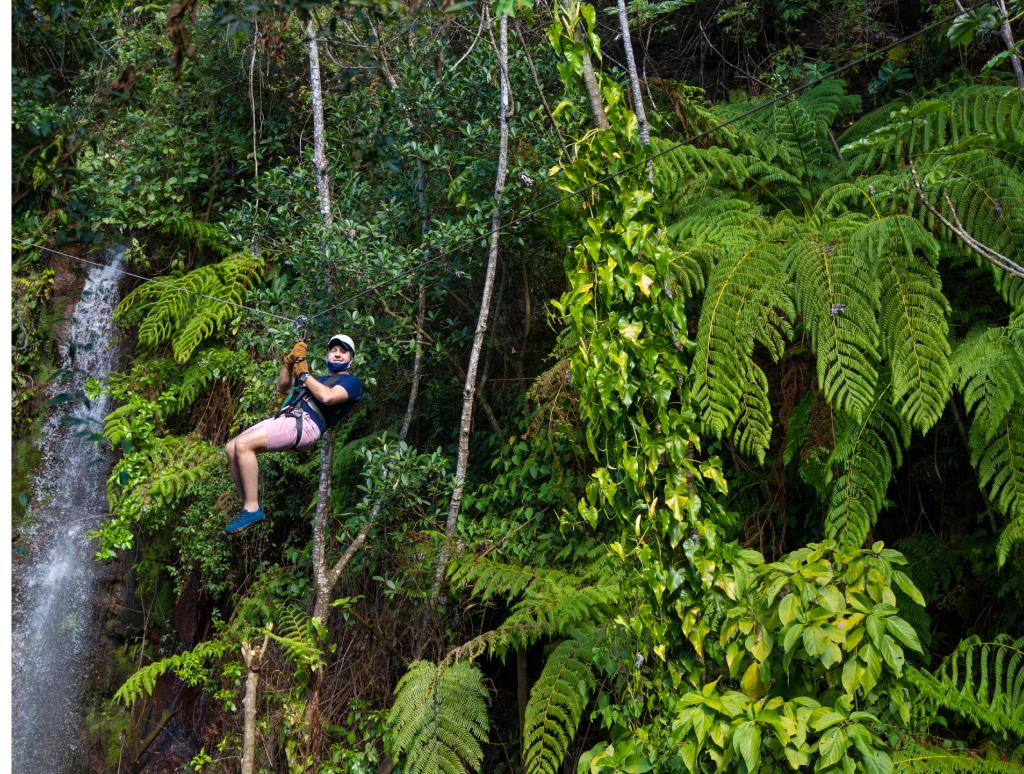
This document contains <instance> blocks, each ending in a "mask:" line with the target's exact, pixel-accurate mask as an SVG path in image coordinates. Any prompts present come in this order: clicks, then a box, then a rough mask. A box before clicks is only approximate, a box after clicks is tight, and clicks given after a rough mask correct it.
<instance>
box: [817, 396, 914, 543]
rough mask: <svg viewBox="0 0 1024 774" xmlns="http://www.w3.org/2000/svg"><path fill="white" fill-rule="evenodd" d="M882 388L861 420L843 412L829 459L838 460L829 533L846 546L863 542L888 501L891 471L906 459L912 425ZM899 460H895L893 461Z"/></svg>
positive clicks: (831, 461)
mask: <svg viewBox="0 0 1024 774" xmlns="http://www.w3.org/2000/svg"><path fill="white" fill-rule="evenodd" d="M887 392H888V390H887V389H886V388H884V387H880V388H879V390H878V391H877V392H876V394H875V399H874V402H873V404H872V405H871V407H870V408H869V409H868V411H867V412H866V413H865V415H864V416H863V417H862V418H861V419H860V420H859V421H857V420H853V419H852V418H849V417H843V416H842V415H841V416H840V424H839V428H838V433H837V439H836V448H835V450H834V451H833V452H832V457H831V459H830V463H831V465H833V466H836V465H838V466H839V468H840V472H839V474H838V476H836V478H835V483H834V484H833V486H832V492H831V497H830V501H829V508H828V513H827V515H826V516H825V536H826V537H828V538H830V539H833V540H835V541H836V542H838V543H839V544H840V545H843V546H861V545H863V544H864V541H865V540H866V539H867V535H868V531H869V530H870V529H871V527H872V526H874V524H875V521H876V520H877V518H878V513H879V511H881V509H882V506H883V505H884V504H885V492H886V490H887V489H888V488H889V481H890V480H891V479H892V474H893V470H894V468H895V467H898V466H899V465H900V464H902V462H903V449H904V448H905V447H906V445H907V444H908V443H909V442H910V428H909V426H908V425H907V422H906V420H905V419H903V418H902V417H901V416H900V415H899V414H898V413H897V412H896V411H895V410H894V409H893V408H892V406H891V405H889V403H888V401H887V400H886V393H887ZM894 459H895V465H894V464H893V461H894Z"/></svg>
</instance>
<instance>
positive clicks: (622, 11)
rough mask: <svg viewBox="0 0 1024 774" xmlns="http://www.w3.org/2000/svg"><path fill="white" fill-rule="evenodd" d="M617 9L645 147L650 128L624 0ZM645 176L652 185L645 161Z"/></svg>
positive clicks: (651, 166)
mask: <svg viewBox="0 0 1024 774" xmlns="http://www.w3.org/2000/svg"><path fill="white" fill-rule="evenodd" d="M616 4H617V5H618V9H619V29H620V30H621V32H622V47H623V48H624V49H625V51H626V70H627V71H628V72H629V88H630V91H631V92H632V94H633V112H634V113H635V114H636V122H637V125H638V126H639V127H640V142H641V143H642V144H643V146H644V147H645V148H646V147H647V146H648V145H650V144H651V128H650V126H649V125H648V123H647V112H646V111H645V110H644V98H643V95H642V94H641V93H640V77H639V75H637V71H636V59H635V58H634V57H633V41H632V38H631V36H630V34H629V16H628V15H627V14H626V0H616ZM647 178H648V180H650V181H651V185H654V164H653V163H652V162H651V161H650V160H648V161H647Z"/></svg>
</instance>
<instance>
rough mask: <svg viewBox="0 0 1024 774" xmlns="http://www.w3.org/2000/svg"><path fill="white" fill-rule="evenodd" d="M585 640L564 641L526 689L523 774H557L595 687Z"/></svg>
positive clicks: (589, 644)
mask: <svg viewBox="0 0 1024 774" xmlns="http://www.w3.org/2000/svg"><path fill="white" fill-rule="evenodd" d="M591 644H592V643H590V642H589V641H588V640H575V639H573V640H565V641H564V642H562V643H560V644H559V645H558V646H556V647H555V649H554V650H552V651H551V654H550V655H549V656H548V659H547V661H546V662H545V663H544V671H543V672H541V675H540V677H539V678H538V679H537V682H536V683H535V684H534V685H533V687H532V688H531V689H530V700H529V702H528V703H527V705H526V718H525V726H524V729H523V751H524V760H525V764H524V770H525V772H526V774H557V772H558V771H559V770H560V768H561V765H562V761H563V760H564V759H565V754H566V752H567V751H568V749H569V744H570V743H571V742H572V740H573V737H574V736H575V735H576V729H577V728H578V727H579V723H580V718H582V717H583V710H584V709H585V708H586V706H587V702H588V701H589V700H590V695H591V694H592V693H593V691H594V688H595V686H596V680H595V679H594V668H593V665H592V664H591V662H590V659H589V655H590V648H591Z"/></svg>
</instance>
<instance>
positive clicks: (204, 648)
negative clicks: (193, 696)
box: [114, 640, 232, 706]
mask: <svg viewBox="0 0 1024 774" xmlns="http://www.w3.org/2000/svg"><path fill="white" fill-rule="evenodd" d="M231 647H232V646H231V645H230V643H228V642H226V641H223V640H208V641H206V642H201V643H199V644H198V645H196V646H195V647H194V648H192V650H187V651H185V652H184V653H176V654H175V655H173V656H168V657H167V658H163V659H160V660H159V661H154V662H153V663H152V664H147V665H146V666H144V667H142V669H139V670H138V671H136V672H135V673H134V674H133V675H131V676H130V677H129V678H128V679H127V680H125V681H124V683H123V684H122V685H121V687H120V688H118V689H117V692H116V693H115V694H114V700H115V701H119V702H121V703H122V704H124V705H125V706H131V705H132V704H134V703H135V702H136V701H138V700H139V699H140V698H142V697H143V696H149V695H151V694H152V693H153V688H154V687H155V686H156V681H157V680H158V679H159V678H160V676H161V675H164V674H167V673H168V672H171V671H174V672H176V673H178V674H179V676H182V677H183V679H186V680H187V681H190V682H189V684H190V685H197V684H198V683H199V682H200V677H201V675H202V674H203V670H202V666H203V664H205V663H206V662H207V661H210V660H211V659H215V658H220V657H221V656H223V655H224V653H226V652H227V651H228V650H229V649H230V648H231Z"/></svg>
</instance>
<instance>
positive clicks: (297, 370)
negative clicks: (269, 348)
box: [292, 357, 309, 379]
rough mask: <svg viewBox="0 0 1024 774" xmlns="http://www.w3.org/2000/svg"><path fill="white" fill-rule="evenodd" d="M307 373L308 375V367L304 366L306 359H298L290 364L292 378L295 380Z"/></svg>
mask: <svg viewBox="0 0 1024 774" xmlns="http://www.w3.org/2000/svg"><path fill="white" fill-rule="evenodd" d="M308 373H309V365H307V364H306V358H304V357H302V358H298V359H297V360H296V361H295V362H294V363H293V364H292V376H294V377H295V378H296V379H298V378H299V377H300V376H302V375H303V374H308Z"/></svg>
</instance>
